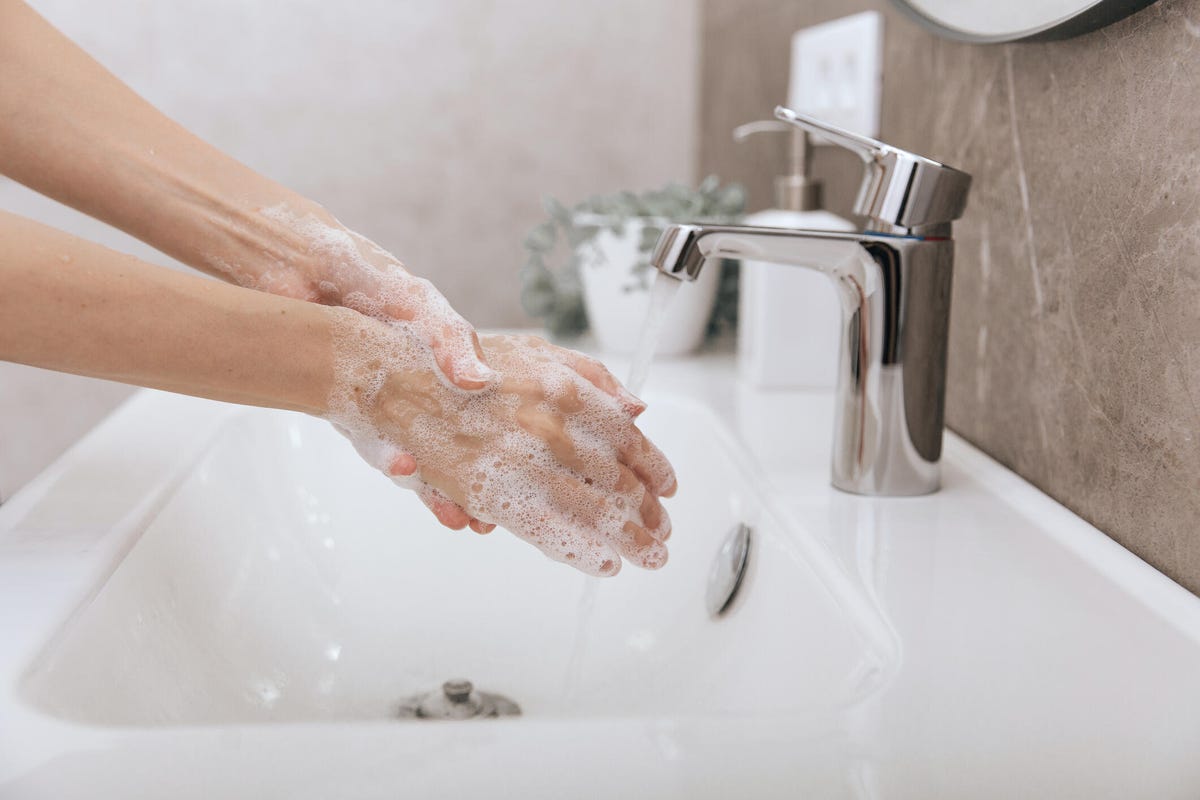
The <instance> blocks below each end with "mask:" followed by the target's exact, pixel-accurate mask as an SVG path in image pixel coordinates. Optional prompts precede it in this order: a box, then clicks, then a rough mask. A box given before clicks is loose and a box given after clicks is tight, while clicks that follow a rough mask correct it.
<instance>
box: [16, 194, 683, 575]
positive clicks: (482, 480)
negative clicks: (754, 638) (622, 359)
mask: <svg viewBox="0 0 1200 800" xmlns="http://www.w3.org/2000/svg"><path fill="white" fill-rule="evenodd" d="M0 286H3V287H4V291H2V292H0V359H4V360H7V361H15V362H19V363H24V364H30V365H33V366H40V367H46V368H49V369H56V370H60V371H63V372H73V373H76V374H79V375H89V376H93V377H100V378H107V379H109V380H117V381H122V382H125V383H132V384H137V385H140V386H152V387H156V388H160V389H166V390H169V391H174V392H181V393H184V394H191V395H195V396H198V397H207V398H212V399H216V400H225V401H230V402H235V403H244V404H251V405H260V406H272V407H278V408H286V409H292V410H296V411H303V412H306V413H309V414H313V415H316V416H321V417H324V418H326V419H328V420H329V421H330V422H332V423H333V424H334V425H336V426H337V427H338V428H339V430H341V431H342V432H343V433H345V434H346V435H347V436H348V437H349V438H350V439H351V441H352V442H353V443H354V445H355V446H356V447H357V448H358V449H359V452H360V453H362V454H363V456H364V457H365V458H367V460H368V461H369V462H370V463H372V465H374V466H376V467H377V468H378V469H380V470H381V471H383V472H384V473H386V474H387V475H389V477H392V478H393V479H394V480H396V481H397V482H399V483H401V484H402V485H404V486H407V487H410V488H413V489H415V490H416V491H417V492H418V493H419V494H420V495H421V497H422V499H424V500H425V501H426V503H427V504H428V505H430V507H431V508H433V509H434V511H435V513H437V514H438V517H439V519H441V520H442V522H443V523H444V524H447V525H450V526H451V527H463V526H465V525H466V524H468V522H471V523H472V527H473V528H474V529H475V530H476V531H477V532H480V533H486V532H487V531H489V530H491V528H492V527H494V526H495V524H496V523H499V524H503V525H504V526H505V527H507V528H508V529H509V530H510V531H512V532H513V533H515V534H516V535H517V536H520V537H521V538H523V539H526V540H527V541H529V542H531V543H532V544H534V545H535V546H537V547H538V548H539V549H541V550H542V551H543V552H545V553H546V554H547V555H549V556H551V557H552V558H555V559H557V560H560V561H563V562H565V563H568V564H571V565H572V566H574V567H576V568H578V569H581V570H584V571H586V572H589V573H591V574H595V575H615V574H616V573H617V572H618V571H619V569H620V566H621V562H622V559H624V560H630V561H633V562H634V563H636V564H638V565H639V566H643V567H647V568H652V569H653V568H657V567H660V566H662V565H663V564H664V563H665V562H666V557H667V551H666V547H665V545H664V542H665V541H666V539H667V537H668V536H669V535H670V531H671V527H670V520H669V518H668V517H667V515H666V512H665V511H664V510H663V508H662V506H661V504H660V502H659V498H660V497H662V496H665V495H668V494H670V493H672V492H673V491H674V487H675V478H674V474H673V472H672V471H671V467H670V464H668V463H667V461H666V459H665V458H664V457H663V455H662V453H660V452H659V451H658V450H657V448H655V447H654V446H653V445H652V444H650V442H649V441H647V440H646V439H645V437H644V436H642V434H641V432H640V431H638V429H637V428H636V426H635V425H634V423H633V416H632V415H631V414H630V413H629V412H628V410H627V409H626V408H625V407H624V406H623V405H622V404H621V403H620V402H619V401H618V400H617V399H616V398H614V397H613V395H612V394H611V391H610V390H611V387H610V386H609V385H608V384H609V383H610V382H612V381H613V379H612V376H611V375H608V374H607V373H606V372H604V370H603V368H602V367H599V365H597V364H594V362H590V363H589V362H588V361H587V360H586V359H585V358H584V357H582V356H580V355H579V354H577V353H571V352H570V351H566V350H563V349H561V348H557V347H554V346H552V345H549V344H547V343H546V342H543V341H541V340H539V339H536V338H533V337H506V336H489V337H485V340H484V344H483V349H484V352H485V353H486V355H487V356H488V358H489V359H491V360H492V361H493V363H495V364H496V365H497V374H496V378H495V379H494V380H493V381H492V382H491V384H490V385H489V386H488V387H486V388H485V389H483V390H481V391H478V392H464V391H462V390H461V389H457V388H454V387H451V386H448V385H446V384H445V383H444V382H443V381H441V380H439V379H438V378H437V376H436V375H435V374H434V372H433V371H432V370H430V369H429V368H428V366H426V363H425V362H426V360H427V358H428V356H429V351H430V347H429V344H428V343H427V342H425V341H424V340H423V338H422V337H421V335H420V332H419V330H417V329H416V328H415V326H414V325H413V324H412V323H411V322H400V321H392V322H384V321H380V320H375V319H372V318H370V317H366V316H364V315H362V314H359V313H357V312H354V311H350V310H347V309H343V308H336V307H328V306H323V305H319V304H315V303H307V302H302V301H299V300H295V299H292V298H286V297H276V296H272V295H269V294H265V293H262V292H253V291H248V290H246V289H242V288H239V287H236V286H230V285H228V284H224V283H218V282H215V281H207V280H204V279H202V278H199V277H194V276H190V275H184V274H180V273H177V272H174V271H172V270H168V269H164V268H162V267H154V266H151V265H149V264H146V263H144V262H141V261H139V260H137V259H136V258H133V257H131V256H126V255H122V254H119V253H115V252H113V251H111V250H107V249H105V248H103V247H100V246H99V245H95V244H92V243H90V242H86V241H83V240H81V239H77V238H74V237H72V236H69V235H67V234H64V233H61V232H59V231H56V230H54V229H52V228H47V227H45V226H42V225H39V224H37V223H35V222H31V221H29V220H26V219H22V218H20V217H17V216H13V215H11V214H6V213H2V212H0ZM580 359H584V360H583V361H581V360H580ZM585 376H588V377H585ZM414 454H415V457H414Z"/></svg>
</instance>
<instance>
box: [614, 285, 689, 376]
mask: <svg viewBox="0 0 1200 800" xmlns="http://www.w3.org/2000/svg"><path fill="white" fill-rule="evenodd" d="M682 284H683V281H681V280H679V279H678V278H672V277H671V276H670V275H667V274H665V273H662V272H656V273H655V274H654V286H653V287H652V288H651V289H650V307H649V309H647V311H646V320H645V322H643V323H642V336H641V338H640V339H639V340H638V347H637V350H634V351H633V366H632V367H631V368H630V370H629V380H627V381H625V387H626V388H627V389H629V391H631V392H633V393H634V394H638V393H640V392H641V391H642V386H644V385H645V383H646V376H647V375H649V374H650V362H651V361H652V360H653V359H654V351H655V349H656V348H657V347H658V340H659V339H660V338H661V337H662V331H663V325H664V324H665V323H666V321H667V311H668V310H670V308H671V301H672V300H674V299H675V294H676V293H677V292H678V291H679V287H680V286H681V285H682Z"/></svg>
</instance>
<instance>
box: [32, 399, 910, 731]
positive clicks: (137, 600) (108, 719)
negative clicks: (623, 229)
mask: <svg viewBox="0 0 1200 800" xmlns="http://www.w3.org/2000/svg"><path fill="white" fill-rule="evenodd" d="M647 424H648V426H649V428H650V429H651V430H652V431H653V433H654V436H655V440H656V441H658V442H660V443H661V445H662V446H663V447H665V448H666V450H667V452H670V453H672V454H673V457H674V459H675V461H676V463H677V464H678V466H679V478H680V485H681V487H682V488H681V492H680V494H679V496H678V500H676V501H674V502H672V503H671V507H672V510H673V511H674V520H673V521H674V525H675V529H676V530H677V531H680V540H681V541H683V542H684V546H682V547H680V548H678V549H675V550H673V552H672V563H671V568H670V569H666V570H663V571H662V572H660V573H650V572H644V571H641V570H638V569H635V568H633V567H628V566H627V569H625V570H624V571H623V573H622V575H621V576H620V577H619V578H616V579H613V580H609V581H606V580H601V579H595V578H590V577H587V576H584V575H582V574H580V573H578V572H576V571H575V570H572V569H570V568H569V567H565V566H561V565H558V564H555V563H553V562H550V561H549V560H547V559H546V558H545V557H544V556H542V555H541V554H540V553H539V552H538V551H537V550H535V549H534V548H532V547H530V546H529V545H528V544H526V543H524V542H522V541H520V540H519V539H517V538H516V537H514V536H511V535H509V534H508V533H507V532H504V531H501V532H499V533H496V534H494V535H489V536H478V535H475V534H473V533H471V532H470V531H464V532H452V531H448V530H446V529H445V528H442V527H441V526H439V525H438V523H437V522H436V521H435V520H434V519H433V517H432V515H430V514H429V513H428V512H427V511H426V510H425V509H424V507H423V506H422V505H421V504H420V502H419V501H418V500H417V499H416V497H415V496H414V495H412V493H410V492H403V491H400V490H398V489H397V488H396V487H395V486H394V485H393V484H392V483H391V481H389V480H387V479H386V478H384V477H383V476H382V475H380V474H379V473H377V472H375V471H374V470H372V469H371V468H370V467H368V466H367V465H366V464H365V463H364V462H362V460H361V459H360V458H359V457H358V456H357V455H356V454H355V453H354V451H353V449H352V448H351V447H350V446H349V445H348V443H347V442H346V441H345V440H344V439H343V438H342V437H341V436H339V435H338V434H337V433H336V432H335V431H334V430H333V429H332V428H331V427H330V426H329V425H327V424H326V423H324V422H323V421H321V420H317V419H313V418H310V417H304V416H301V415H296V414H279V413H274V412H270V411H263V410H254V411H243V412H241V413H239V414H237V415H236V416H234V417H233V418H232V419H230V420H229V421H228V422H227V423H226V424H225V425H224V426H223V428H222V430H221V431H220V432H219V433H218V434H217V436H216V437H215V439H214V440H213V442H212V444H211V446H210V447H209V448H208V449H207V452H205V453H204V455H203V456H202V457H201V458H200V460H199V461H197V462H196V463H195V465H194V466H193V467H192V468H191V469H190V470H188V471H187V473H186V475H185V476H184V477H183V479H182V480H181V481H180V482H179V484H178V485H177V486H175V487H173V488H172V489H171V490H170V491H169V492H167V493H166V496H165V497H164V498H163V504H162V506H161V507H160V508H156V509H154V510H153V511H152V512H151V513H150V514H148V515H147V517H146V518H145V520H144V521H141V525H142V526H144V532H143V533H142V534H141V535H140V536H139V537H138V539H137V542H136V544H135V545H134V546H133V547H132V548H131V550H130V551H129V553H128V555H127V556H125V558H123V559H122V560H121V562H120V565H119V566H118V567H117V569H116V570H115V571H114V572H113V574H112V576H111V577H110V578H109V579H108V581H107V582H106V583H105V584H104V586H103V588H102V589H101V590H100V591H99V592H98V593H97V595H96V596H95V598H93V599H92V600H91V601H90V603H88V605H87V606H86V607H85V608H83V609H81V611H80V612H79V613H78V614H77V615H76V616H75V617H74V618H73V619H72V620H71V621H70V623H69V624H68V625H66V626H65V627H64V628H63V630H62V632H61V633H60V635H59V636H58V637H57V639H56V640H55V641H54V642H53V644H52V645H51V646H50V648H49V649H48V650H47V652H46V654H45V656H44V657H43V658H42V659H41V661H40V662H39V664H38V665H37V666H36V667H35V668H34V669H33V670H32V671H31V672H30V674H29V676H28V678H27V679H26V681H25V682H24V687H23V688H24V693H25V695H26V696H27V697H28V699H29V701H30V702H31V703H32V704H34V705H36V706H38V707H39V708H41V709H44V710H45V711H47V712H49V713H52V714H54V715H57V716H60V717H63V718H67V719H74V720H79V721H82V722H90V723H95V724H112V725H196V724H234V723H252V722H275V723H278V722H306V721H327V720H344V721H349V720H386V719H389V718H391V717H394V716H395V713H396V707H397V706H398V705H399V702H400V700H401V699H402V698H404V697H406V696H410V695H413V694H416V693H419V692H421V691H424V690H428V689H430V688H433V687H437V686H440V685H441V683H442V682H443V681H445V680H446V679H448V678H453V677H455V676H466V677H469V678H470V679H472V680H473V681H474V682H475V683H476V684H477V685H481V686H483V687H485V688H487V689H489V690H494V691H499V692H501V693H503V694H505V695H507V696H509V697H511V698H513V699H514V700H516V701H518V702H519V704H520V705H521V707H522V708H523V710H524V713H525V714H526V716H529V717H548V718H553V717H621V716H634V715H640V716H656V715H677V714H685V715H686V714H697V713H703V714H727V713H775V712H801V711H804V710H806V709H814V708H828V707H831V706H837V705H844V704H846V703H850V702H853V701H854V700H855V699H856V698H857V697H858V696H859V694H860V693H861V692H862V691H863V690H864V688H865V687H864V684H863V680H864V678H863V676H865V675H872V674H876V673H878V672H880V671H881V670H882V667H883V659H884V656H886V653H879V652H877V651H876V650H874V649H872V648H871V647H870V641H869V639H864V638H863V637H862V636H861V635H860V634H859V631H858V629H857V627H856V625H855V624H854V620H853V619H852V618H850V617H848V616H847V614H846V613H844V612H843V610H842V609H840V608H839V607H838V605H837V602H836V598H835V597H834V596H832V595H831V594H830V593H829V592H828V591H826V590H825V588H824V587H823V586H822V584H821V583H820V581H818V580H814V578H813V575H812V572H811V570H809V569H808V568H807V567H806V565H805V562H804V561H803V560H802V559H801V558H800V557H799V556H798V555H796V554H795V553H794V552H792V550H793V548H790V547H789V545H788V542H787V541H786V539H785V537H782V536H780V535H779V533H778V529H779V523H778V522H776V521H775V520H773V519H772V518H771V515H770V512H769V510H768V502H767V500H766V498H765V497H764V496H763V495H762V494H761V491H760V490H759V489H757V488H756V487H755V486H754V485H752V483H751V481H750V478H749V475H748V474H747V472H746V471H745V470H744V469H742V468H741V467H740V466H739V464H738V463H737V462H738V459H737V458H736V456H735V455H733V453H734V451H732V449H731V448H729V447H728V446H727V445H726V443H725V442H723V441H722V440H721V438H720V436H719V434H714V433H713V432H714V431H719V430H720V425H719V424H718V423H717V422H716V420H715V419H714V418H713V417H712V415H711V412H708V411H706V410H705V409H704V408H702V407H700V406H698V405H695V404H689V403H687V402H686V401H679V400H668V401H665V402H663V403H661V404H658V405H657V407H656V409H655V411H654V414H653V415H651V417H650V419H649V420H648V422H647ZM747 518H749V519H747ZM742 521H749V522H751V523H752V524H753V526H754V527H755V529H756V544H757V546H758V553H757V555H758V557H757V559H756V570H755V575H754V583H755V587H754V592H752V593H749V592H748V593H746V595H745V596H744V601H743V602H742V603H740V604H739V606H738V608H737V609H736V611H737V613H736V614H735V615H731V616H729V617H727V618H724V619H722V620H720V621H718V622H713V621H712V620H711V619H710V618H709V616H708V614H707V612H706V610H705V604H704V590H705V587H706V579H707V575H708V572H709V568H710V566H711V563H712V560H713V558H714V557H715V555H716V553H717V550H718V548H719V547H720V545H721V543H722V541H723V538H724V535H725V534H726V533H727V532H728V530H729V529H730V528H731V527H733V526H734V525H736V524H737V523H738V522H742ZM781 608H787V609H794V612H793V613H792V614H790V615H789V616H790V618H791V619H790V624H789V625H787V626H780V625H778V612H779V609H781Z"/></svg>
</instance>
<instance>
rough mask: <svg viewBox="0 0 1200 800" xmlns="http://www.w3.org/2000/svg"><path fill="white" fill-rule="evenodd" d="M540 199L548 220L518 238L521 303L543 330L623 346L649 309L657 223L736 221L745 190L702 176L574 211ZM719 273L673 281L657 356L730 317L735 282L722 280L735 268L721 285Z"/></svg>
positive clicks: (683, 347) (630, 346)
mask: <svg viewBox="0 0 1200 800" xmlns="http://www.w3.org/2000/svg"><path fill="white" fill-rule="evenodd" d="M543 205H544V207H545V209H546V214H547V216H548V218H547V219H546V220H545V221H543V222H541V223H540V224H538V225H537V226H536V227H534V228H533V230H531V231H530V232H529V234H528V235H527V236H526V237H525V249H526V251H527V252H528V256H529V258H528V261H527V262H526V264H525V267H524V268H523V269H522V270H521V301H522V304H523V305H524V306H525V310H526V311H527V312H528V313H529V314H530V315H532V316H534V317H539V318H542V319H543V320H544V321H545V324H546V327H547V328H548V329H549V330H550V332H551V333H554V334H556V335H560V336H561V335H571V334H576V333H579V332H581V331H583V330H584V329H585V328H588V327H590V328H591V329H592V331H593V333H594V334H595V336H596V339H597V341H598V342H599V344H600V346H601V347H602V348H604V350H605V351H607V352H610V353H631V352H633V350H634V349H635V348H636V347H637V342H638V337H639V334H640V332H641V328H642V323H643V320H644V319H645V316H646V312H647V310H648V309H649V305H650V286H651V282H652V278H653V274H654V271H653V268H652V267H651V266H650V253H651V251H652V250H653V249H654V243H655V242H656V241H657V240H658V236H659V234H660V233H661V232H662V230H663V228H664V227H666V226H667V225H669V224H671V223H675V222H719V223H729V222H735V221H737V219H738V218H739V216H740V215H741V213H742V209H743V208H744V206H745V192H744V191H743V190H742V187H741V186H739V185H737V184H726V185H721V182H720V181H719V180H718V179H717V178H716V177H715V176H709V177H708V178H705V179H704V181H702V182H701V183H700V185H699V187H697V188H695V189H692V188H690V187H687V186H683V185H680V184H670V185H668V186H666V187H665V188H663V189H658V190H654V191H649V192H643V193H641V194H637V193H634V192H628V191H625V192H618V193H616V194H611V195H598V196H594V197H591V198H589V199H587V200H585V201H584V202H582V203H579V204H578V205H576V206H574V207H573V208H568V207H566V206H565V205H563V204H562V203H560V202H559V201H557V200H555V199H554V198H550V197H548V198H546V199H545V201H544V203H543ZM563 245H565V247H564V246H563ZM563 250H565V256H562V257H561V261H560V263H559V264H558V265H557V266H555V265H554V264H553V263H552V262H553V261H554V259H555V256H556V254H557V253H558V252H559V251H563ZM723 272H725V271H724V270H716V269H714V270H703V271H702V272H701V276H700V279H699V280H698V281H696V282H695V283H693V284H688V285H687V286H685V287H683V288H681V290H680V291H679V293H678V295H677V297H676V299H675V301H674V302H673V304H672V306H671V308H670V310H669V311H668V313H667V319H666V321H665V323H664V325H663V333H662V338H661V339H660V340H659V345H658V349H657V352H658V353H659V354H662V355H681V354H683V353H688V352H691V351H692V350H694V349H696V347H697V346H699V344H700V343H701V342H702V341H703V340H704V335H705V332H706V331H707V330H709V329H710V328H712V327H715V326H717V325H719V324H720V323H721V322H722V321H725V320H730V319H733V318H735V317H734V315H735V309H736V303H737V300H736V288H734V287H730V286H728V283H729V282H730V281H731V277H730V276H732V279H735V278H736V275H735V274H733V273H732V272H730V276H726V278H725V281H726V283H727V286H726V289H727V291H724V292H722V291H721V284H722V273H723ZM718 295H721V297H720V299H719V301H718ZM714 302H715V306H716V308H715V310H714Z"/></svg>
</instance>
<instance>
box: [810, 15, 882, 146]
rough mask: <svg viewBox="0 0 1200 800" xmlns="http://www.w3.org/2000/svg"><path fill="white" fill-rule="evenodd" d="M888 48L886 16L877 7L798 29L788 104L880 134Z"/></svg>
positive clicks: (849, 127)
mask: <svg viewBox="0 0 1200 800" xmlns="http://www.w3.org/2000/svg"><path fill="white" fill-rule="evenodd" d="M882 50H883V17H882V16H881V15H880V14H879V12H877V11H865V12H863V13H861V14H854V15H852V16H849V17H842V18H841V19H835V20H833V21H832V22H826V23H823V24H821V25H814V26H812V27H811V28H805V29H804V30H801V31H797V32H796V33H795V35H794V36H792V75H791V81H790V83H789V85H788V105H789V106H791V107H792V108H794V109H795V110H796V111H800V112H802V113H805V114H811V115H812V116H814V117H817V118H818V119H822V120H824V121H826V122H831V123H833V124H834V125H837V126H839V127H842V128H846V129H847V130H851V131H854V132H855V133H861V134H864V135H866V136H871V137H873V138H877V137H878V136H879V84H880V82H881V80H882V75H881V65H882V63H883V53H882Z"/></svg>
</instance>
